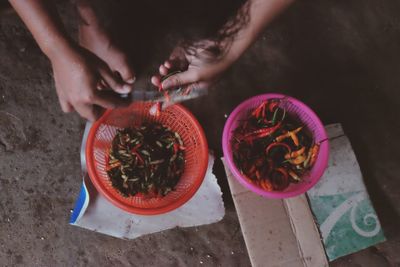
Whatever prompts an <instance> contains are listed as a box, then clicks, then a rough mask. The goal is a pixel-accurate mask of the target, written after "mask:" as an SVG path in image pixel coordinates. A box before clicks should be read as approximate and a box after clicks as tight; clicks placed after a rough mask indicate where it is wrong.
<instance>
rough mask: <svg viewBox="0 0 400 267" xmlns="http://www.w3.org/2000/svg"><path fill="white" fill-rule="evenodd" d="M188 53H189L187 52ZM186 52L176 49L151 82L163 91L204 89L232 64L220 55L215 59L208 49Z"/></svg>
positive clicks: (185, 50)
mask: <svg viewBox="0 0 400 267" xmlns="http://www.w3.org/2000/svg"><path fill="white" fill-rule="evenodd" d="M189 51H190V52H189ZM189 51H188V50H187V49H184V48H182V47H177V48H175V49H174V51H173V52H172V54H171V56H170V58H169V59H168V60H167V61H165V62H164V64H162V65H160V67H159V74H156V75H154V76H153V77H152V78H151V82H152V83H153V84H154V85H155V86H157V87H161V88H162V89H164V90H168V89H171V88H177V87H183V88H185V89H189V88H190V89H193V88H196V89H199V88H201V89H206V88H209V87H210V86H212V85H213V84H214V83H215V82H216V81H217V80H218V78H219V77H220V75H221V74H222V73H223V72H224V71H225V70H226V69H227V68H228V67H229V66H230V65H231V64H232V63H233V60H229V58H228V57H226V56H224V55H222V56H221V57H220V58H216V57H215V55H214V54H212V53H211V52H210V51H209V50H208V49H205V48H195V51H193V50H189ZM177 70H179V71H182V72H180V73H178V74H175V75H172V76H171V77H169V78H167V79H165V80H164V81H162V80H161V78H162V76H165V75H168V74H169V73H171V72H173V71H177Z"/></svg>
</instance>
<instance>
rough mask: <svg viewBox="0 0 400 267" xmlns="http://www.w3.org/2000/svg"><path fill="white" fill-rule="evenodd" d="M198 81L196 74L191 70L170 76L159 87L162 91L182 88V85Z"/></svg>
mask: <svg viewBox="0 0 400 267" xmlns="http://www.w3.org/2000/svg"><path fill="white" fill-rule="evenodd" d="M198 80H199V77H198V74H197V72H196V71H193V70H188V71H185V72H181V73H178V74H175V75H172V76H171V77H169V78H167V79H166V80H165V81H163V82H162V84H161V85H162V88H163V89H164V90H168V89H171V88H175V87H182V86H184V85H187V84H190V83H194V82H197V81H198Z"/></svg>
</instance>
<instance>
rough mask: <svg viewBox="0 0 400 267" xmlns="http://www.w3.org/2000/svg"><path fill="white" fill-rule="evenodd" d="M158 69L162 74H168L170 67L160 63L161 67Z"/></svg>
mask: <svg viewBox="0 0 400 267" xmlns="http://www.w3.org/2000/svg"><path fill="white" fill-rule="evenodd" d="M158 70H159V72H160V74H161V75H163V76H165V75H167V74H168V71H169V68H167V67H166V66H165V65H160V68H159V69H158Z"/></svg>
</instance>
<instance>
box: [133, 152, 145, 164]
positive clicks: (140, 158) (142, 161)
mask: <svg viewBox="0 0 400 267" xmlns="http://www.w3.org/2000/svg"><path fill="white" fill-rule="evenodd" d="M132 153H133V154H135V156H136V157H137V158H138V160H139V161H140V164H142V165H143V164H144V160H143V158H142V156H140V154H139V153H138V152H137V151H132Z"/></svg>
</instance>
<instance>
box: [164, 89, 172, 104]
mask: <svg viewBox="0 0 400 267" xmlns="http://www.w3.org/2000/svg"><path fill="white" fill-rule="evenodd" d="M164 97H165V101H166V102H169V101H171V97H170V96H169V93H168V91H164Z"/></svg>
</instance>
